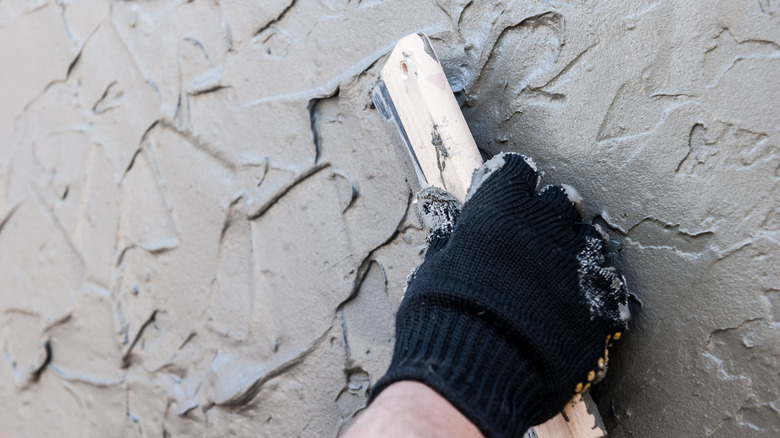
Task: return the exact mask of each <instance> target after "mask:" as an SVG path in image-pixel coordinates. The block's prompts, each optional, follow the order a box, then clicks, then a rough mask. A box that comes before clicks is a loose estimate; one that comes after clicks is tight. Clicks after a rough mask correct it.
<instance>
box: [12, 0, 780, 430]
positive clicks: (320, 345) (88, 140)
mask: <svg viewBox="0 0 780 438" xmlns="http://www.w3.org/2000/svg"><path fill="white" fill-rule="evenodd" d="M417 31H424V32H426V33H428V34H429V35H431V37H432V42H433V46H434V48H435V49H436V51H437V52H438V54H439V57H440V58H441V59H442V61H443V64H444V68H445V71H446V73H447V74H448V76H449V77H450V78H451V82H452V86H453V88H454V90H455V91H456V93H457V96H458V98H459V100H460V101H461V102H462V106H463V110H464V113H465V115H466V118H467V120H468V122H469V124H470V126H471V129H472V131H473V133H474V135H475V138H476V139H477V143H478V144H479V145H480V146H481V147H482V148H483V149H484V151H485V152H486V153H487V154H493V153H496V152H498V151H502V150H506V151H518V152H522V153H526V154H529V155H531V156H532V157H533V158H534V159H535V160H536V162H537V163H538V164H539V166H540V168H542V169H544V170H546V171H547V172H548V175H549V176H548V177H547V178H545V182H546V183H568V184H572V185H573V186H575V187H576V188H577V189H578V190H579V192H580V193H581V194H582V195H583V197H584V198H585V199H586V201H587V203H588V204H587V215H588V217H593V218H594V219H593V221H594V222H595V223H598V224H601V225H602V226H603V227H604V228H605V229H606V230H608V232H609V233H610V235H611V237H612V243H611V251H612V253H613V254H612V259H613V261H614V262H615V263H617V265H618V267H619V268H620V269H622V271H623V272H624V273H625V274H626V277H627V279H628V282H629V286H630V288H631V290H632V291H633V292H634V293H635V294H636V299H635V300H634V304H633V305H634V307H635V309H634V311H635V318H634V320H633V321H632V325H631V330H630V333H629V336H626V339H625V341H621V345H620V347H619V348H616V349H614V351H611V353H612V354H611V358H612V362H611V363H610V373H609V375H608V376H607V380H606V382H605V383H604V384H602V385H601V387H600V388H597V390H596V392H595V393H594V397H595V399H596V400H597V402H598V403H599V406H600V409H601V413H602V416H603V417H604V418H605V421H606V424H607V425H608V427H609V429H610V431H611V434H612V436H616V437H630V436H637V437H683V436H685V437H694V436H717V437H745V436H761V437H763V436H767V437H770V436H778V435H780V274H779V273H778V272H779V267H780V244H779V243H778V241H779V240H780V211H779V210H778V209H779V208H780V184H778V179H779V178H780V167H779V166H780V149H778V147H779V146H780V143H779V142H780V122H778V114H780V2H777V1H774V0H771V1H770V0H752V1H748V0H745V1H739V2H737V1H725V0H724V1H712V2H689V1H682V0H680V1H663V2H661V1H659V2H650V1H644V0H637V1H631V2H624V1H563V0H562V1H558V2H553V1H550V2H543V1H531V0H529V1H468V0H436V1H421V0H397V1H391V0H384V1H383V0H297V1H296V0H263V1H244V0H222V1H217V0H195V1H189V2H185V1H153V2H147V1H114V2H108V1H101V2H94V1H88V0H62V1H46V0H30V1H23V0H0V60H2V61H1V62H2V64H0V96H2V102H1V103H0V344H1V345H2V354H0V430H1V431H2V432H0V433H2V434H3V435H4V436H8V437H45V436H68V437H87V436H93V437H105V436H123V437H141V436H143V437H172V436H214V437H220V436H229V435H235V436H264V437H266V436H267V437H281V436H291V437H292V436H306V437H320V436H335V435H336V434H337V433H338V432H339V431H340V430H343V428H344V427H346V426H347V425H348V424H349V423H350V421H351V420H352V419H353V418H354V416H355V414H356V412H358V411H359V410H360V409H361V408H362V407H363V406H364V404H365V401H366V393H367V391H368V390H369V389H370V387H371V385H372V384H373V383H374V382H376V380H377V379H378V378H379V377H380V376H381V374H382V372H383V371H384V369H385V367H386V366H387V364H388V363H389V359H390V352H391V349H392V344H393V339H392V337H393V332H392V328H393V325H392V317H393V313H394V311H395V309H396V307H397V306H398V303H399V301H400V298H401V293H402V289H403V282H404V279H405V277H406V275H407V274H408V273H409V271H410V269H411V268H412V267H413V266H414V265H417V264H418V263H419V262H420V261H421V253H422V251H423V249H424V242H425V236H424V233H423V231H422V229H421V228H422V227H421V224H420V222H419V220H418V219H417V217H416V216H415V215H414V213H413V208H410V206H411V203H412V195H411V194H412V192H413V190H414V188H413V186H412V185H411V184H410V183H407V176H408V177H410V178H409V180H410V181H411V180H412V178H411V174H410V173H408V172H407V171H406V168H405V167H404V164H403V163H402V161H401V160H400V158H401V157H402V155H401V154H400V153H399V152H398V151H397V150H396V148H397V146H396V143H395V140H394V139H393V135H394V134H393V128H392V127H390V126H388V125H387V124H386V123H385V122H384V121H383V120H382V119H381V117H380V116H379V115H378V113H377V112H376V110H375V109H374V108H373V107H372V104H371V99H370V91H371V89H372V87H373V86H374V85H375V84H376V81H377V74H378V72H379V70H380V68H381V67H382V65H383V64H384V61H385V60H386V59H387V55H388V52H389V51H390V50H391V49H392V47H393V45H394V44H395V42H396V41H397V40H398V39H399V38H400V37H402V36H404V35H406V34H408V33H412V32H417ZM640 302H641V304H640Z"/></svg>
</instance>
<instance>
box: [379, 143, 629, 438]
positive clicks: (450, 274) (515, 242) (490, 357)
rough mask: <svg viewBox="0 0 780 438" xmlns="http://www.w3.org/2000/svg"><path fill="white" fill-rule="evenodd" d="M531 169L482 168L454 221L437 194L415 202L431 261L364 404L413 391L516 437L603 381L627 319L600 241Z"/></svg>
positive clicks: (492, 432) (520, 162)
mask: <svg viewBox="0 0 780 438" xmlns="http://www.w3.org/2000/svg"><path fill="white" fill-rule="evenodd" d="M528 161H529V162H530V160H528ZM530 163H531V164H530V165H529V164H528V163H527V162H526V159H525V158H524V157H522V156H521V155H517V154H501V155H499V156H496V157H494V158H493V159H492V160H490V161H488V162H487V163H485V164H484V165H483V167H482V168H480V169H479V170H478V171H477V172H476V173H475V176H474V182H472V187H471V189H470V190H469V196H468V197H467V198H466V203H465V206H464V207H463V209H462V210H461V211H460V212H458V208H457V207H458V203H457V201H455V200H454V199H452V198H451V197H449V198H447V197H446V196H447V195H446V194H443V192H441V191H439V192H438V194H436V192H435V191H430V190H428V191H427V192H424V195H423V196H421V198H420V200H419V202H418V204H419V206H420V208H421V212H422V215H423V219H424V221H425V222H426V223H427V225H428V226H429V227H431V228H432V229H431V234H430V236H429V249H428V252H427V254H426V256H425V260H424V262H423V263H422V265H420V267H419V268H418V269H417V271H416V272H415V273H414V274H412V275H411V276H410V279H409V282H408V285H407V289H406V292H405V294H404V298H403V300H402V302H401V306H400V307H399V309H398V313H397V315H396V343H395V350H394V353H393V359H392V363H391V365H390V368H389V369H388V371H387V374H386V375H385V376H384V377H383V378H382V379H380V380H379V382H377V384H376V386H375V388H374V389H373V392H372V395H371V397H372V399H373V398H375V397H376V396H377V395H378V394H379V393H380V392H381V391H382V390H383V389H384V388H386V387H387V386H389V385H390V384H392V383H394V382H397V381H402V380H414V381H419V382H422V383H424V384H426V385H428V386H429V387H430V388H432V389H434V390H435V391H436V392H438V393H439V394H441V395H442V396H444V397H445V398H446V399H447V400H449V401H450V403H452V404H453V405H454V406H455V407H456V408H457V409H458V410H460V411H461V412H462V413H463V414H464V415H465V416H466V417H467V418H468V419H469V420H470V421H471V422H473V423H474V424H475V425H476V426H477V427H479V428H480V430H481V431H482V432H483V433H484V434H485V435H486V436H488V437H505V436H506V437H520V436H522V435H523V433H524V432H525V431H526V429H527V428H528V427H530V426H533V425H535V424H539V423H542V422H544V421H546V420H547V419H549V418H551V417H553V416H554V415H555V414H557V413H558V412H560V411H561V410H562V409H563V406H564V405H565V404H566V402H567V401H568V400H569V399H571V397H572V396H573V395H574V393H575V392H582V391H584V390H586V389H587V388H588V387H589V386H590V382H592V381H594V379H596V378H597V376H598V375H599V374H600V371H601V372H604V371H606V364H605V362H606V359H607V354H606V347H607V346H608V344H609V343H610V342H611V341H612V340H615V339H617V338H619V337H620V331H621V330H623V329H624V328H625V320H626V319H627V317H628V315H627V313H628V312H627V295H628V294H627V291H626V288H625V282H624V280H622V279H621V277H619V276H618V275H617V274H615V272H614V269H611V268H604V267H603V266H602V265H603V263H604V251H605V249H604V247H605V242H604V238H603V237H602V235H601V233H599V232H598V230H596V229H595V228H594V227H592V226H590V225H587V224H584V223H580V222H579V218H580V214H579V212H578V210H577V208H576V207H575V204H574V203H573V202H572V201H570V200H569V197H568V196H567V191H566V190H564V189H562V188H560V187H549V188H547V189H545V190H543V191H542V192H541V193H538V194H537V193H536V189H537V185H538V183H539V180H540V175H539V173H538V172H537V171H536V169H535V168H534V166H533V163H532V162H530ZM568 192H569V195H572V194H573V189H569V191H568ZM453 223H454V224H455V225H454V227H453Z"/></svg>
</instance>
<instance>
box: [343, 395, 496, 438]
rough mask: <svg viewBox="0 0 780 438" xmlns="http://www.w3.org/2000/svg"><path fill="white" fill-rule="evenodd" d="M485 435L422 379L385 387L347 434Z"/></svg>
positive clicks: (347, 437) (355, 437)
mask: <svg viewBox="0 0 780 438" xmlns="http://www.w3.org/2000/svg"><path fill="white" fill-rule="evenodd" d="M482 436H483V435H482V434H481V433H480V431H479V429H477V427H476V426H474V425H473V424H472V423H471V422H470V421H469V420H468V419H466V417H464V416H463V414H461V413H460V412H459V411H458V410H457V409H455V407H454V406H452V405H451V404H450V402H448V401H447V400H446V399H445V398H444V397H442V396H440V395H439V394H438V393H436V392H435V391H434V390H432V389H430V388H429V387H427V386H425V385H423V384H422V383H419V382H413V381H401V382H396V383H393V384H392V385H390V386H388V387H387V388H386V389H385V390H384V391H382V393H380V394H379V395H378V396H377V398H376V399H375V400H374V401H373V403H371V405H370V406H369V407H368V408H367V409H366V410H365V411H363V413H361V414H360V416H359V417H358V419H357V421H356V422H355V424H354V425H352V427H350V428H349V429H348V430H347V432H346V433H345V434H344V435H343V438H360V437H372V438H385V437H388V438H389V437H409V438H417V437H420V438H422V437H426V438H437V437H442V438H444V437H448V438H481V437H482Z"/></svg>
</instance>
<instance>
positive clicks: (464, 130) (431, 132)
mask: <svg viewBox="0 0 780 438" xmlns="http://www.w3.org/2000/svg"><path fill="white" fill-rule="evenodd" d="M381 78H382V81H384V85H385V87H386V88H387V91H388V93H389V95H390V98H391V99H392V103H393V105H394V106H395V112H396V113H397V117H398V118H399V120H398V121H400V123H401V124H402V125H403V129H404V131H405V133H406V137H407V138H408V142H409V144H407V146H408V147H410V148H411V149H412V151H413V152H414V157H416V161H417V164H418V165H419V167H420V170H422V173H423V174H424V175H425V179H426V180H427V182H428V184H429V185H432V186H435V187H439V188H441V189H444V190H447V191H449V192H450V193H451V194H452V195H453V196H454V197H455V198H456V199H458V200H459V201H461V202H464V200H465V199H466V193H467V191H468V188H469V185H470V184H471V176H472V174H473V172H474V170H475V169H477V168H478V167H479V166H480V165H481V164H482V156H481V155H480V153H479V150H478V149H477V145H476V143H474V138H473V137H472V136H471V132H470V131H469V128H468V125H467V124H466V120H465V119H464V118H463V113H462V112H461V111H460V106H458V102H457V101H456V100H455V95H454V94H452V89H451V88H450V84H449V82H448V81H447V77H446V76H445V75H444V71H443V70H442V68H441V64H440V63H439V59H438V57H437V56H436V53H434V51H433V47H431V43H430V41H429V40H428V37H427V36H425V35H424V34H421V33H418V34H413V35H409V36H406V37H404V38H403V39H401V41H399V42H398V44H397V45H396V47H395V50H393V53H391V54H390V58H389V59H388V61H387V64H385V66H384V68H383V69H382V73H381ZM573 390H574V388H572V391H573ZM585 397H586V398H589V397H590V396H589V395H587V394H586V396H585ZM591 406H592V407H593V406H595V405H594V404H592V401H591ZM564 413H565V416H564V415H560V414H559V415H558V416H556V417H555V418H553V419H551V420H550V421H548V422H546V423H544V424H541V425H539V426H536V427H534V428H533V430H531V431H529V435H530V436H537V437H539V438H600V437H603V436H605V435H606V431H605V430H604V429H603V426H601V424H602V423H601V418H600V417H597V416H598V411H597V410H596V409H591V410H589V409H588V406H587V405H586V403H585V400H584V399H583V397H582V396H580V395H579V394H578V395H577V396H575V397H574V398H573V399H572V400H571V402H569V403H567V404H566V407H565V408H564ZM534 434H535V435H534Z"/></svg>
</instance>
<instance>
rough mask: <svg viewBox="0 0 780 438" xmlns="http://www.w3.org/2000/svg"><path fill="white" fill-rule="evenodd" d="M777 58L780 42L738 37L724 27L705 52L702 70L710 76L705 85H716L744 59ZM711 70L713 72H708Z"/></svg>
mask: <svg viewBox="0 0 780 438" xmlns="http://www.w3.org/2000/svg"><path fill="white" fill-rule="evenodd" d="M778 58H780V44H777V43H775V42H774V41H767V40H759V39H744V40H743V39H739V38H738V37H737V36H736V35H734V34H733V33H732V32H731V30H730V29H728V28H725V27H724V28H723V29H722V30H721V32H720V33H719V34H718V36H717V37H715V39H714V42H713V43H712V46H711V48H710V49H708V50H707V52H706V54H705V58H704V71H705V74H709V75H711V77H712V79H711V80H710V81H709V82H708V83H707V85H706V86H707V87H708V88H715V87H717V86H718V84H720V81H721V79H723V77H724V76H725V75H726V73H728V71H729V70H731V69H732V68H734V66H736V65H737V64H738V63H739V62H742V61H744V60H747V59H778ZM713 71H714V73H710V72H713Z"/></svg>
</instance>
